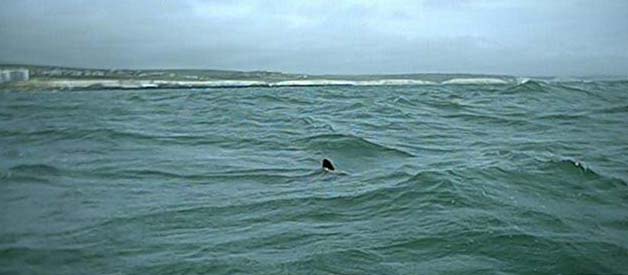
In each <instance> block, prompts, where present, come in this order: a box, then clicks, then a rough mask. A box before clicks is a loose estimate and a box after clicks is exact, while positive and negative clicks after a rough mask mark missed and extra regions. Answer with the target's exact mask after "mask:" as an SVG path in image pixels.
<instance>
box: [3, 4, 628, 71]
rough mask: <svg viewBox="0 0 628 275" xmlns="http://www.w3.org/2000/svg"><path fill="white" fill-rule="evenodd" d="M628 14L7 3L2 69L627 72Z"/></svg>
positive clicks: (611, 8) (570, 8)
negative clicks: (11, 66) (32, 65)
mask: <svg viewBox="0 0 628 275" xmlns="http://www.w3.org/2000/svg"><path fill="white" fill-rule="evenodd" d="M627 11H628V2H626V1H602V2H595V1H561V0H559V1H488V0H487V1H434V0H425V1H409V0H408V1H405V0H391V1H326V0H319V1H264V0H242V1H224V0H213V1H210V0H182V1H173V0H162V1H147V0H137V1H121V0H112V1H81V0H59V1H45V0H24V1H18V0H5V1H3V8H2V9H1V10H0V61H4V62H20V63H36V64H59V65H71V66H84V67H125V68H156V67H158V68H173V67H179V68H221V69H241V70H279V71H291V72H307V73H399V72H433V71H438V72H471V73H508V74H553V75H564V74H625V73H626V71H627V70H628V63H627V62H626V61H627V60H628V54H627V53H626V51H625V48H626V45H627V44H628V31H627V27H626V26H628V19H627V18H628V14H627Z"/></svg>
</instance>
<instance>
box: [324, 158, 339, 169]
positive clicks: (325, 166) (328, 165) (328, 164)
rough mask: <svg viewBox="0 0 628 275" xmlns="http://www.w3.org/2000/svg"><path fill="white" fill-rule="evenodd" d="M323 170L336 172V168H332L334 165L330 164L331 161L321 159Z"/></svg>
mask: <svg viewBox="0 0 628 275" xmlns="http://www.w3.org/2000/svg"><path fill="white" fill-rule="evenodd" d="M323 169H325V170H327V171H334V170H336V167H334V165H333V164H332V163H331V160H328V159H323Z"/></svg>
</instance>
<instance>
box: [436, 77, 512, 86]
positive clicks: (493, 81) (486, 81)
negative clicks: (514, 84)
mask: <svg viewBox="0 0 628 275" xmlns="http://www.w3.org/2000/svg"><path fill="white" fill-rule="evenodd" d="M510 83H511V82H509V81H507V80H504V79H500V78H454V79H450V80H446V81H443V82H442V83H441V84H455V85H503V84H510Z"/></svg>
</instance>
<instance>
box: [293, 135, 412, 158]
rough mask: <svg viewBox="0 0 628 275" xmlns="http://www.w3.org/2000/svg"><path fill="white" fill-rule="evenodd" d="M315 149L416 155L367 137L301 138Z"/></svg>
mask: <svg viewBox="0 0 628 275" xmlns="http://www.w3.org/2000/svg"><path fill="white" fill-rule="evenodd" d="M300 141H301V142H304V143H306V144H307V145H308V146H309V147H311V148H313V149H320V150H338V151H339V152H342V151H351V152H353V151H359V152H361V154H362V155H364V154H366V155H378V154H380V153H382V152H388V153H393V154H396V155H398V156H402V157H414V155H413V154H411V153H409V152H406V151H403V150H401V149H396V148H393V147H389V146H385V145H381V144H378V143H375V142H371V141H369V140H367V139H365V138H362V137H358V136H354V135H344V134H323V135H315V136H310V137H307V138H304V139H301V140H300Z"/></svg>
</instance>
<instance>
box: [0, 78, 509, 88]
mask: <svg viewBox="0 0 628 275" xmlns="http://www.w3.org/2000/svg"><path fill="white" fill-rule="evenodd" d="M511 83H514V82H513V81H512V80H506V79H501V78H452V79H448V80H445V81H441V82H436V81H428V80H420V79H377V80H339V79H312V80H285V81H262V80H202V81H186V80H142V79H49V80H42V79H32V80H28V81H22V82H12V83H6V84H4V85H1V86H0V90H18V91H33V90H69V91H72V90H102V89H110V90H144V89H203V88H273V87H321V86H349V87H353V86H438V85H506V84H511Z"/></svg>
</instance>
